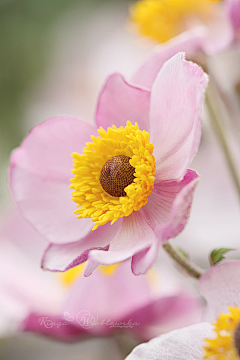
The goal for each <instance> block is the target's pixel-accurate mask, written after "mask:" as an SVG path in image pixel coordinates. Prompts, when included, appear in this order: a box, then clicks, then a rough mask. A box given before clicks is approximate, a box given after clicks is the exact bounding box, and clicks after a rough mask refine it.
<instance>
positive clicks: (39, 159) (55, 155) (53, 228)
mask: <svg viewBox="0 0 240 360" xmlns="http://www.w3.org/2000/svg"><path fill="white" fill-rule="evenodd" d="M95 134H96V129H95V127H93V126H92V125H90V124H88V123H85V122H84V121H82V120H80V119H75V118H53V119H50V120H48V121H46V122H44V123H42V124H40V125H38V126H36V127H35V128H34V129H33V130H32V131H31V132H30V133H29V135H28V136H27V137H26V139H25V140H24V141H23V143H22V145H21V146H20V147H19V148H17V149H16V150H15V151H14V152H13V153H12V156H11V168H10V187H11V190H12V194H13V197H14V199H15V201H16V203H17V204H18V206H19V208H20V209H21V211H22V212H23V214H24V216H25V217H26V219H27V220H29V221H30V222H31V223H32V224H33V225H34V226H35V227H36V229H37V230H38V231H39V232H40V233H41V234H42V235H44V236H45V237H46V238H47V239H49V240H50V241H51V242H53V243H66V242H72V241H77V240H79V239H81V238H82V237H84V236H85V235H86V234H87V233H88V232H89V231H90V230H91V228H92V221H91V220H90V219H82V220H80V221H79V220H78V219H76V216H75V214H74V211H75V209H76V204H74V202H73V201H72V197H71V190H70V189H69V185H70V178H72V177H73V175H72V173H71V170H72V162H73V161H72V157H71V154H72V152H79V153H82V151H83V147H84V145H85V142H86V141H89V139H90V135H95Z"/></svg>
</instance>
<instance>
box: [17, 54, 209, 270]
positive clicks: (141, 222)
mask: <svg viewBox="0 0 240 360" xmlns="http://www.w3.org/2000/svg"><path fill="white" fill-rule="evenodd" d="M156 75H157V76H156V79H155V81H154V83H153V86H152V88H151V89H146V88H143V87H141V86H138V85H135V84H133V83H128V82H127V81H126V80H125V79H124V78H123V76H122V75H121V74H113V75H111V76H109V78H108V79H107V81H106V83H105V85H104V87H103V89H102V91H101V93H100V96H99V99H98V103H97V110H96V114H95V125H90V124H88V123H86V122H84V121H83V120H81V119H77V118H70V117H62V118H53V119H50V120H48V121H46V122H44V123H42V124H40V125H38V126H36V127H35V128H34V129H33V130H32V131H31V132H30V134H29V135H28V136H27V137H26V139H25V140H24V141H23V143H22V144H21V146H20V147H19V148H18V149H16V150H15V151H14V152H13V154H12V156H11V169H10V187H11V189H12V194H13V196H14V199H15V201H16V203H17V204H18V206H19V208H20V209H21V211H22V212H23V214H24V216H25V217H26V218H27V219H28V221H30V222H31V223H32V224H33V225H34V226H35V227H36V229H37V230H38V231H39V232H40V233H42V234H43V235H44V236H45V237H46V238H47V239H48V240H49V241H50V243H51V244H50V245H49V247H48V248H47V250H46V251H45V254H44V256H43V260H42V267H43V268H44V269H49V270H53V271H66V270H68V269H70V268H72V267H74V266H76V265H78V264H81V263H83V262H85V261H86V260H88V262H87V266H86V267H85V275H86V276H87V275H90V274H91V273H92V271H93V270H94V269H95V268H96V267H97V266H98V265H99V264H105V265H111V264H114V263H118V262H120V261H124V260H126V259H128V258H132V263H131V267H132V271H133V273H134V274H135V275H137V274H142V273H145V272H146V271H147V270H148V269H149V268H150V266H151V265H152V263H153V262H154V261H155V259H156V256H157V250H158V247H159V245H160V244H162V243H164V242H166V241H167V240H168V239H170V238H173V237H175V236H176V235H178V234H179V233H180V232H181V231H182V230H183V229H184V227H185V225H186V223H187V220H188V218H189V215H190V208H191V203H192V199H193V193H194V190H195V187H196V185H197V182H198V175H197V174H196V172H195V171H193V170H189V169H188V166H189V164H190V162H191V160H192V158H193V157H194V155H195V153H196V151H197V149H198V145H199V141H200V135H201V113H202V103H203V97H204V91H205V88H206V85H207V82H208V78H207V76H206V74H204V72H203V71H202V70H201V69H200V68H199V67H198V66H197V65H196V64H193V63H191V62H188V61H186V60H185V58H184V54H183V53H178V54H176V55H175V56H173V57H172V58H171V59H169V60H168V61H167V62H166V63H165V64H164V66H163V67H162V69H161V70H160V71H159V73H158V74H156ZM98 128H99V129H98ZM71 154H73V158H74V167H73V170H72V157H71ZM71 172H72V173H73V174H74V177H73V178H72V175H71ZM70 178H72V179H71V188H72V189H73V192H72V198H73V200H72V199H71V195H70V190H69V182H70ZM76 204H77V209H76ZM74 212H75V214H76V215H74ZM92 230H93V231H92Z"/></svg>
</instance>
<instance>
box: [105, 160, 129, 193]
mask: <svg viewBox="0 0 240 360" xmlns="http://www.w3.org/2000/svg"><path fill="white" fill-rule="evenodd" d="M130 159H131V158H130V157H128V156H125V155H117V156H113V157H112V158H110V159H108V160H107V161H106V162H105V164H104V165H103V167H102V170H101V174H100V178H99V180H100V184H101V186H102V188H103V189H104V190H105V191H106V192H107V193H108V194H109V195H111V196H115V197H120V196H126V193H125V191H124V189H125V187H126V186H128V185H130V184H131V183H132V182H133V180H134V178H135V176H134V175H133V174H134V172H135V168H134V167H133V166H132V165H130V163H129V160H130Z"/></svg>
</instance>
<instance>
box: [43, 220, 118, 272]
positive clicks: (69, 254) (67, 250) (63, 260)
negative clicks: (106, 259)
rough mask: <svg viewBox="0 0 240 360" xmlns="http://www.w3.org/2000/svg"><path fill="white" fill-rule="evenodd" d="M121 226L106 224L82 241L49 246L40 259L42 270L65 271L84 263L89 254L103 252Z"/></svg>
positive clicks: (91, 232)
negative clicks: (92, 251) (95, 251)
mask: <svg viewBox="0 0 240 360" xmlns="http://www.w3.org/2000/svg"><path fill="white" fill-rule="evenodd" d="M120 226H121V220H119V221H117V222H116V223H115V224H114V225H110V223H107V224H106V225H103V226H100V227H99V228H97V229H96V230H94V231H90V232H89V233H88V234H87V235H86V236H85V237H84V238H83V239H81V240H80V241H76V242H73V243H68V244H51V245H49V247H48V248H47V249H46V251H45V254H44V255H43V259H42V268H43V269H44V270H51V271H66V270H69V269H71V268H72V267H74V266H77V265H79V264H81V263H83V262H85V261H86V260H87V259H88V257H89V252H90V251H91V250H93V249H101V251H102V252H105V251H107V250H108V248H109V243H110V241H111V239H112V238H113V237H114V235H115V234H116V233H117V232H118V229H119V227H120Z"/></svg>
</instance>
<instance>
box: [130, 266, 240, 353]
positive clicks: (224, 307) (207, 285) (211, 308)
mask: <svg viewBox="0 0 240 360" xmlns="http://www.w3.org/2000/svg"><path fill="white" fill-rule="evenodd" d="M239 276H240V261H226V262H223V263H221V264H218V265H215V266H213V267H212V268H210V269H209V270H208V271H206V273H205V274H204V275H203V276H202V277H201V278H200V280H199V288H200V291H201V293H202V295H203V296H204V298H205V299H206V300H207V311H206V314H205V316H204V320H205V322H202V323H199V324H195V325H192V326H189V327H185V328H183V329H179V330H175V331H172V332H170V333H168V334H164V335H162V336H160V337H157V338H155V339H153V340H151V341H150V342H149V343H146V344H142V345H140V346H137V347H136V348H135V349H134V350H133V352H132V353H131V354H130V355H129V356H128V357H127V359H128V360H138V359H139V360H140V359H148V360H163V359H164V360H165V359H168V360H179V359H180V358H181V359H188V360H202V359H203V354H204V350H203V346H206V339H214V338H216V333H215V332H214V329H213V326H212V325H211V323H210V322H209V321H214V322H215V321H216V318H217V316H219V314H220V313H224V314H225V313H229V309H228V307H229V306H231V307H235V306H237V307H238V308H239V307H240V297H239V294H240V282H239ZM233 321H235V319H233ZM226 330H228V329H226ZM235 331H237V330H235ZM222 336H227V334H225V335H222ZM230 336H234V334H230ZM226 341H227V340H226ZM226 341H225V344H226ZM230 344H231V345H230V346H232V342H230ZM217 346H221V339H218V345H217ZM223 346H225V345H223ZM213 349H214V347H213ZM224 350H225V349H224V347H223V348H222V349H221V354H222V355H221V356H222V359H223V358H224V355H225V356H226V359H227V358H228V357H227V355H228V356H230V354H228V353H225V352H224ZM229 350H231V349H229ZM231 354H232V353H231ZM213 355H214V353H213ZM180 356H181V357H180ZM232 356H233V354H232ZM231 358H232V359H233V358H235V357H231ZM211 359H212V357H211ZM229 359H230V357H229Z"/></svg>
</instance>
